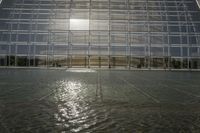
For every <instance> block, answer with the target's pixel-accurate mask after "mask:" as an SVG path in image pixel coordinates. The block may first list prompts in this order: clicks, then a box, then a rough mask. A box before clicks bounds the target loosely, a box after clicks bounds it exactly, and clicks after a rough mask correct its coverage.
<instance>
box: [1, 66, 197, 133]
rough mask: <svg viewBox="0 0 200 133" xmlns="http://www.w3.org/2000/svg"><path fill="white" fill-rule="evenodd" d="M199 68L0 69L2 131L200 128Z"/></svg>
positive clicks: (172, 131)
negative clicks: (181, 69)
mask: <svg viewBox="0 0 200 133" xmlns="http://www.w3.org/2000/svg"><path fill="white" fill-rule="evenodd" d="M199 103H200V72H175V71H173V72H171V71H166V72H165V71H125V70H121V71H120V70H89V69H82V70H81V69H80V70H78V69H69V70H42V69H0V132H2V133H7V132H8V133H22V132H27V133H29V132H30V133H44V132H48V133H51V132H52V133H57V132H58V133H179V132H180V133H199V132H200V106H199V105H200V104H199Z"/></svg>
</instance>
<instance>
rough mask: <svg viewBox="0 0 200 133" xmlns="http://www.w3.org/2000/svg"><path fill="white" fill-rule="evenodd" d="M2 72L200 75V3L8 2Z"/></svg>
mask: <svg viewBox="0 0 200 133" xmlns="http://www.w3.org/2000/svg"><path fill="white" fill-rule="evenodd" d="M0 66H8V67H12V66H14V67H15V66H21V67H98V68H99V67H105V68H116V67H120V68H127V69H133V68H136V69H154V68H155V69H200V9H199V7H198V4H197V1H196V0H2V3H1V4H0Z"/></svg>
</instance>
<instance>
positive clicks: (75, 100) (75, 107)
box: [54, 81, 89, 132]
mask: <svg viewBox="0 0 200 133" xmlns="http://www.w3.org/2000/svg"><path fill="white" fill-rule="evenodd" d="M57 84H58V86H59V87H58V90H57V93H56V94H55V99H56V101H57V104H58V113H56V114H54V117H55V119H56V120H57V126H62V128H63V127H64V128H69V127H70V125H76V124H80V125H82V126H79V127H77V128H71V129H70V131H72V132H79V131H80V130H82V129H84V128H87V127H89V125H87V124H82V123H85V121H86V120H87V119H88V117H89V116H88V114H87V113H84V112H87V111H85V110H88V108H89V107H88V104H87V103H86V102H85V101H84V93H85V88H84V84H83V83H82V82H80V81H59V82H57Z"/></svg>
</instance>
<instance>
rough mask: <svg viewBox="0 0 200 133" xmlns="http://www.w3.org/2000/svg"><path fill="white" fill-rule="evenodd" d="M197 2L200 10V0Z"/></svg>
mask: <svg viewBox="0 0 200 133" xmlns="http://www.w3.org/2000/svg"><path fill="white" fill-rule="evenodd" d="M196 2H197V5H198V7H199V9H200V0H196Z"/></svg>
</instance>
